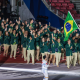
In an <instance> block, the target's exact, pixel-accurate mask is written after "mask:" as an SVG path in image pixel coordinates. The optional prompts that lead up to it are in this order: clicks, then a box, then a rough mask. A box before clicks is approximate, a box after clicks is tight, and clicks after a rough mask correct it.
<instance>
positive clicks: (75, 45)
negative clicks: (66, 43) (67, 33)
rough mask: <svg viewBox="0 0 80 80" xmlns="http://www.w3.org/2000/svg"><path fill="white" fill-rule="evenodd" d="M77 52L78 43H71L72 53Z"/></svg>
mask: <svg viewBox="0 0 80 80" xmlns="http://www.w3.org/2000/svg"><path fill="white" fill-rule="evenodd" d="M74 52H78V43H73V53H74Z"/></svg>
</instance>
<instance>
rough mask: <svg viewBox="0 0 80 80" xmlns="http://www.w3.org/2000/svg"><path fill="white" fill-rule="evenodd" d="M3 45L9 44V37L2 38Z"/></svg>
mask: <svg viewBox="0 0 80 80" xmlns="http://www.w3.org/2000/svg"><path fill="white" fill-rule="evenodd" d="M4 44H8V45H9V44H10V36H4Z"/></svg>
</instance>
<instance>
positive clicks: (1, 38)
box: [0, 35, 3, 45]
mask: <svg viewBox="0 0 80 80" xmlns="http://www.w3.org/2000/svg"><path fill="white" fill-rule="evenodd" d="M1 44H3V35H1V36H0V45H1Z"/></svg>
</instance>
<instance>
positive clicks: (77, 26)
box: [68, 11, 80, 30]
mask: <svg viewBox="0 0 80 80" xmlns="http://www.w3.org/2000/svg"><path fill="white" fill-rule="evenodd" d="M68 12H69V13H70V11H68ZM70 15H71V13H70ZM71 16H72V15H71ZM72 18H73V16H72ZM73 20H74V18H73ZM74 22H75V24H76V25H77V23H76V21H75V20H74ZM77 27H78V25H77ZM78 29H79V27H78ZM79 30H80V29H79Z"/></svg>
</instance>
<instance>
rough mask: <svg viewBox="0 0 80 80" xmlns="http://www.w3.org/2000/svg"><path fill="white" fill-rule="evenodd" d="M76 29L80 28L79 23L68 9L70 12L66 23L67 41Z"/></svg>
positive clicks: (65, 39)
mask: <svg viewBox="0 0 80 80" xmlns="http://www.w3.org/2000/svg"><path fill="white" fill-rule="evenodd" d="M76 29H78V26H77V23H76V22H75V20H74V19H73V17H72V15H71V13H70V12H69V11H68V14H67V17H66V20H65V23H64V35H65V38H64V41H67V40H68V38H69V36H70V34H71V33H72V32H73V31H74V30H76Z"/></svg>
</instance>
